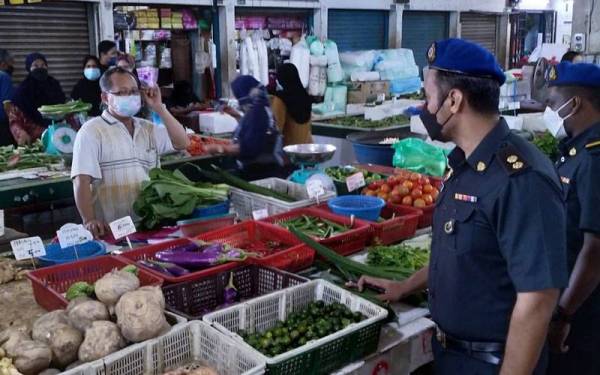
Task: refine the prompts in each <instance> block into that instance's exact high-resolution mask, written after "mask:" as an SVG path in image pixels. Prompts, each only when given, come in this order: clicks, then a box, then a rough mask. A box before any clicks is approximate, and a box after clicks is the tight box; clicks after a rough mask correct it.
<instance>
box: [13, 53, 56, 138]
mask: <svg viewBox="0 0 600 375" xmlns="http://www.w3.org/2000/svg"><path fill="white" fill-rule="evenodd" d="M25 69H26V70H27V72H29V74H28V75H27V77H26V78H25V80H24V81H23V82H21V84H20V85H19V87H17V90H16V91H15V94H14V96H13V100H12V104H14V105H15V107H17V108H18V109H19V110H20V112H21V113H22V114H23V115H24V118H25V121H24V122H18V121H17V122H13V121H11V124H10V128H11V129H10V130H11V132H12V133H13V136H14V137H15V140H17V142H18V143H19V144H28V143H31V142H33V141H35V140H36V139H38V138H39V137H40V136H41V135H42V133H43V131H44V130H45V128H46V127H48V125H50V123H51V120H48V119H44V118H43V117H42V115H41V114H40V112H39V111H38V108H39V107H41V106H43V105H52V104H62V103H64V102H65V101H66V98H65V94H64V92H63V90H62V88H61V86H60V83H59V82H58V81H57V80H56V79H54V78H53V77H52V76H50V75H48V61H47V60H46V57H45V56H44V55H42V54H41V53H38V52H34V53H31V54H29V55H28V56H27V58H26V59H25Z"/></svg>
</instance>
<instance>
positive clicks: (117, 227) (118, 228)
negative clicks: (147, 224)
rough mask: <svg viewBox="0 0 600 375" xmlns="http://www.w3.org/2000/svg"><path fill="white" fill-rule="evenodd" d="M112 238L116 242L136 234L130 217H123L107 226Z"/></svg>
mask: <svg viewBox="0 0 600 375" xmlns="http://www.w3.org/2000/svg"><path fill="white" fill-rule="evenodd" d="M109 226H110V230H111V232H112V234H113V237H114V238H115V239H116V240H118V239H119V238H123V237H126V236H129V235H130V234H133V233H135V232H136V229H135V225H134V224H133V220H131V216H125V217H122V218H120V219H117V220H115V221H113V222H112V223H110V224H109Z"/></svg>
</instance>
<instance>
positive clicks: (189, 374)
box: [163, 362, 219, 375]
mask: <svg viewBox="0 0 600 375" xmlns="http://www.w3.org/2000/svg"><path fill="white" fill-rule="evenodd" d="M163 375H219V373H218V372H216V371H215V370H214V369H213V368H211V367H208V366H204V365H202V364H201V363H198V362H194V363H190V364H187V365H185V366H181V367H178V368H176V369H174V370H170V371H167V372H165V373H164V374H163Z"/></svg>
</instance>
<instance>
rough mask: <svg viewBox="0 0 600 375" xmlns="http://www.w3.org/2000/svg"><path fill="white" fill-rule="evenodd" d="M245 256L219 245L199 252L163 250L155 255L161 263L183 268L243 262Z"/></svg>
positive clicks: (207, 247) (210, 246)
mask: <svg viewBox="0 0 600 375" xmlns="http://www.w3.org/2000/svg"><path fill="white" fill-rule="evenodd" d="M246 257H247V254H245V253H244V252H243V251H241V250H238V249H231V250H226V248H225V246H223V245H222V244H220V243H215V244H211V245H208V246H205V247H204V248H202V250H201V251H177V250H173V249H171V250H164V251H159V252H157V253H156V254H155V258H156V259H158V260H159V261H161V262H167V263H173V264H176V265H178V266H180V267H185V268H206V267H211V266H214V265H217V264H220V263H225V262H228V261H242V260H245V259H246Z"/></svg>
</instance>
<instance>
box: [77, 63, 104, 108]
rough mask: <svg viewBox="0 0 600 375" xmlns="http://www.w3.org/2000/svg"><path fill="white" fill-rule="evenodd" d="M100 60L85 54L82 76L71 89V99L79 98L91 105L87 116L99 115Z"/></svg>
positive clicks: (100, 101) (100, 100)
mask: <svg viewBox="0 0 600 375" xmlns="http://www.w3.org/2000/svg"><path fill="white" fill-rule="evenodd" d="M100 75H101V74H100V61H99V60H98V58H97V57H96V56H89V55H88V56H86V57H85V58H84V59H83V77H81V79H80V80H79V81H78V82H77V84H75V87H73V90H72V91H71V99H73V100H81V101H83V102H86V103H89V104H91V105H92V109H91V110H90V111H89V112H88V115H89V116H94V117H95V116H100V113H101V112H100V103H102V99H101V98H100V94H101V90H100Z"/></svg>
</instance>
